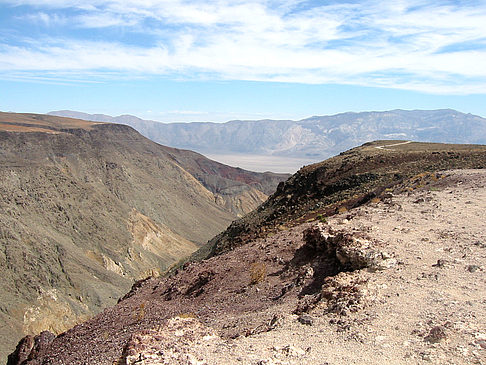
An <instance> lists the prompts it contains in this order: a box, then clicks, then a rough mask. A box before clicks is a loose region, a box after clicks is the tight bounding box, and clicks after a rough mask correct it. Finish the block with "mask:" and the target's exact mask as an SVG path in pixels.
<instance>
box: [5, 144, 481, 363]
mask: <svg viewBox="0 0 486 365" xmlns="http://www.w3.org/2000/svg"><path fill="white" fill-rule="evenodd" d="M385 146H387V147H385ZM434 156H435V157H434ZM346 162H347V163H349V164H351V162H353V164H351V165H350V166H348V169H346V168H345V166H346V165H347V164H346ZM485 166H486V146H458V145H438V144H421V143H404V142H398V141H387V142H377V143H370V144H367V145H365V146H362V147H360V148H356V149H353V150H351V151H348V152H346V153H344V154H342V155H341V156H337V157H335V158H334V159H330V160H327V161H324V162H322V163H320V164H317V165H314V166H309V167H307V168H305V169H302V170H301V171H300V172H299V173H298V174H296V175H294V176H293V177H292V178H291V179H290V180H288V181H287V182H286V183H285V184H281V185H280V187H279V189H278V191H277V192H276V193H275V194H273V195H272V197H271V198H270V200H269V201H268V203H267V204H265V205H263V206H262V207H261V208H260V209H258V210H257V211H255V213H253V214H251V215H250V216H249V217H252V219H251V220H248V218H246V217H245V218H243V219H242V220H240V221H239V222H240V223H238V224H236V225H235V226H234V227H244V228H245V229H242V230H240V231H239V232H236V231H235V230H232V229H230V230H228V231H227V232H226V233H225V234H223V235H222V236H219V239H217V240H215V241H213V246H211V247H210V248H212V249H213V251H212V253H211V255H210V256H211V257H207V258H206V259H205V260H203V261H201V262H192V263H187V264H185V265H184V266H183V267H182V268H181V269H179V270H178V271H176V272H174V273H173V274H172V275H171V276H168V277H165V278H149V279H147V280H143V281H140V282H138V283H136V285H134V286H133V287H132V290H131V291H130V292H129V293H128V294H127V295H126V296H125V297H124V298H123V299H122V300H121V301H120V302H119V303H118V304H117V305H116V306H114V307H111V308H108V309H106V310H104V311H103V312H102V313H101V314H100V315H98V316H96V317H94V318H92V319H91V320H89V321H87V322H85V323H83V324H80V325H78V326H75V327H74V328H72V329H71V330H69V331H67V332H65V333H64V334H62V335H60V336H57V337H55V336H53V335H51V334H49V333H48V332H44V333H42V334H41V335H39V336H37V337H35V338H34V337H26V338H24V339H23V340H22V342H20V343H19V345H18V347H17V351H16V352H15V353H14V354H12V356H11V357H10V363H9V364H12V365H13V364H20V363H22V364H45V363H49V364H61V363H71V364H81V363H86V362H89V363H97V364H113V363H118V364H135V363H145V364H156V363H166V364H180V363H188V364H195V363H208V364H228V363H242V364H302V363H305V364H322V363H323V362H327V363H329V364H342V363H349V364H383V363H395V364H408V363H411V362H412V363H423V362H427V361H432V362H433V363H454V364H471V363H473V364H481V363H483V362H484V361H486V355H485V352H484V351H485V348H486V342H485V341H486V334H485V333H484V328H485V326H486V322H485V321H484V318H486V312H485V309H484V303H483V302H484V267H485V265H486V254H485V251H484V247H485V246H484V241H485V240H486V233H485V231H484V224H483V219H482V216H483V214H482V212H483V211H484V209H485V206H484V202H485V201H486V174H485V172H484V167H485ZM458 167H463V168H465V167H467V168H476V169H477V170H455V171H450V170H448V169H450V168H458ZM480 168H482V169H480ZM339 181H342V183H339ZM289 200H290V202H289ZM316 203H321V205H318V207H317V208H318V210H315V209H314V207H315V206H316ZM345 207H346V209H344V208H345ZM328 209H329V210H328ZM264 212H269V214H268V215H266V213H265V214H263V213H264ZM336 213H337V214H336ZM262 214H263V215H262ZM259 215H260V216H262V217H264V219H258V220H257V219H255V217H257V216H259ZM325 215H328V217H327V218H325V217H324V216H325ZM241 222H244V223H245V224H243V223H241ZM255 232H256V233H255ZM229 234H231V235H232V238H233V239H235V240H236V242H235V243H234V244H231V243H230V240H228V241H224V240H222V237H227V236H228V235H229ZM27 357H29V359H28V361H25V362H22V361H24V360H26V359H27Z"/></svg>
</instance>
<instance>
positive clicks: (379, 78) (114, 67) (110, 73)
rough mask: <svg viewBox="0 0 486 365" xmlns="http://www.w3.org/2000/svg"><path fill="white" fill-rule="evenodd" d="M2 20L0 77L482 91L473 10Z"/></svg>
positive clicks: (437, 6) (169, 3) (130, 11)
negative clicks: (5, 22)
mask: <svg viewBox="0 0 486 365" xmlns="http://www.w3.org/2000/svg"><path fill="white" fill-rule="evenodd" d="M323 3H325V4H324V5H323ZM431 3H432V4H431ZM0 10H1V11H2V12H4V13H5V14H8V15H7V16H8V20H9V21H8V27H11V28H13V29H14V30H15V31H14V32H8V34H11V35H9V36H2V37H0V75H2V77H4V78H5V77H9V78H19V79H21V78H27V79H28V78H36V77H37V78H48V79H52V80H56V79H59V80H73V79H74V80H78V81H79V80H84V81H96V80H103V79H105V78H127V77H128V78H130V77H150V76H153V75H162V76H164V77H170V78H180V79H212V80H214V79H220V80H255V81H279V82H297V83H311V84H316V83H319V84H324V83H333V84H351V85H363V86H377V87H390V88H399V89H408V90H419V91H424V92H430V93H448V94H472V93H486V67H484V65H485V64H486V4H485V3H484V2H482V1H468V2H454V1H434V2H429V1H419V0H409V1H406V0H402V1H393V2H386V1H385V2H383V1H349V2H342V1H339V2H338V1H336V2H333V1H327V2H321V1H298V0H287V1H272V0H260V1H258V0H254V1H239V0H231V1H226V0H216V1H209V0H208V1H198V0H196V1H182V0H139V1H135V0H126V1H121V0H91V1H76V0H71V1H68V0H44V1H39V0H36V1H34V0H20V1H13V0H12V1H10V0H0ZM20 29H22V30H20ZM9 30H11V29H9ZM6 31H7V29H5V25H4V26H3V27H2V33H4V34H7V33H6Z"/></svg>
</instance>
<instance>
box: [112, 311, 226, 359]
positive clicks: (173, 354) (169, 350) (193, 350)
mask: <svg viewBox="0 0 486 365" xmlns="http://www.w3.org/2000/svg"><path fill="white" fill-rule="evenodd" d="M218 342H222V339H221V338H220V337H219V336H217V335H216V333H215V331H214V330H213V329H211V328H209V327H206V326H204V325H202V324H201V322H200V321H199V320H197V319H195V318H190V317H187V318H183V317H174V318H171V319H169V320H168V321H167V325H166V326H164V327H160V328H158V329H152V330H146V331H143V332H141V333H137V334H133V335H132V337H131V338H130V340H129V342H128V343H127V345H126V347H125V349H124V350H123V355H122V357H121V359H120V360H119V361H118V364H120V365H135V364H144V365H151V364H154V365H155V364H167V365H178V364H187V365H202V364H207V361H206V360H205V358H204V355H203V354H202V353H201V351H200V350H201V347H207V346H210V345H214V344H216V343H218Z"/></svg>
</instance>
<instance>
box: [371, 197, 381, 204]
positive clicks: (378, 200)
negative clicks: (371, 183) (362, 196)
mask: <svg viewBox="0 0 486 365" xmlns="http://www.w3.org/2000/svg"><path fill="white" fill-rule="evenodd" d="M380 201H381V199H380V198H378V197H374V198H373V199H371V202H372V203H373V204H378V203H379V202H380Z"/></svg>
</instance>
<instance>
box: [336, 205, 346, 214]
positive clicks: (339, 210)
mask: <svg viewBox="0 0 486 365" xmlns="http://www.w3.org/2000/svg"><path fill="white" fill-rule="evenodd" d="M347 211H348V208H346V207H345V206H341V207H339V208H338V213H346V212H347Z"/></svg>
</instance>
